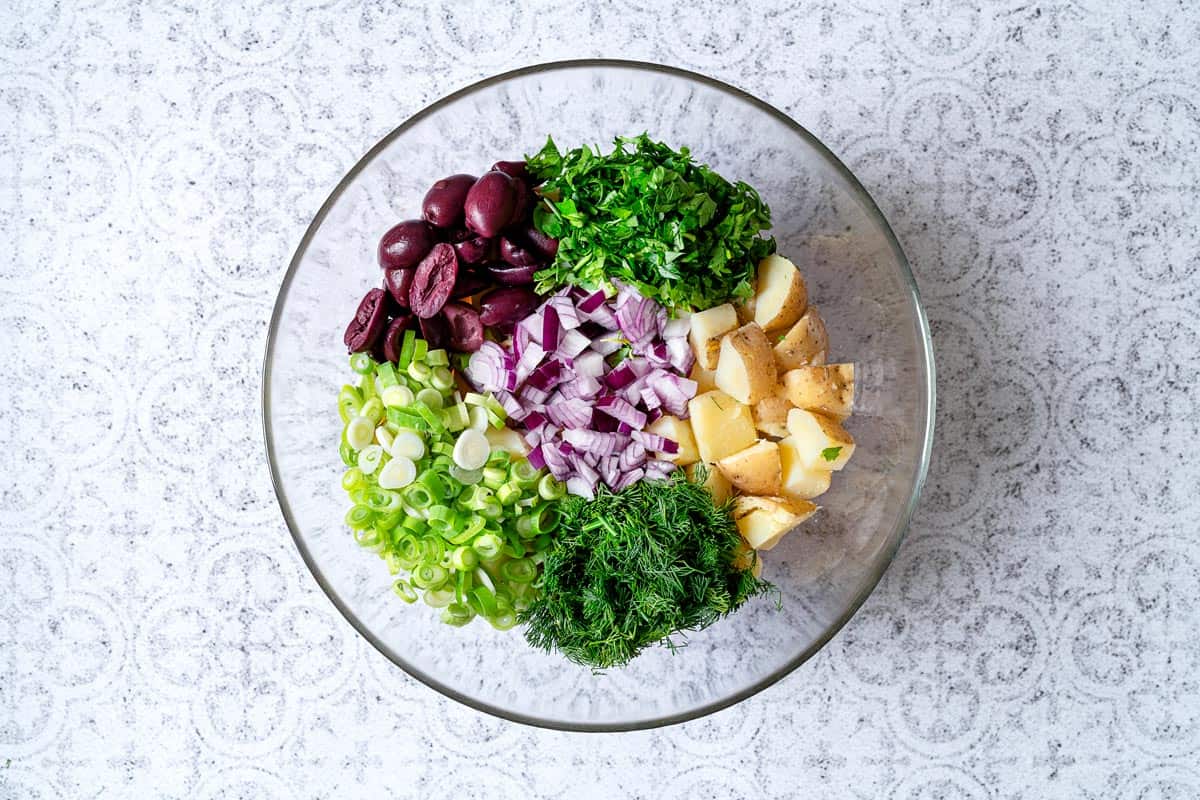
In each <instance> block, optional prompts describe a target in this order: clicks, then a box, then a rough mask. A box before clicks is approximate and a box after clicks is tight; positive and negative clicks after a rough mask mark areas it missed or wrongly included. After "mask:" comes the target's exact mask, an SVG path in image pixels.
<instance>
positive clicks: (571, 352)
mask: <svg viewBox="0 0 1200 800" xmlns="http://www.w3.org/2000/svg"><path fill="white" fill-rule="evenodd" d="M591 345H592V342H591V340H590V339H588V338H587V337H586V336H584V335H583V334H582V333H580V332H579V331H577V330H573V331H567V332H566V333H564V334H563V336H562V338H561V339H560V340H559V342H558V350H557V351H556V352H558V353H559V354H560V355H563V356H566V357H567V358H572V359H573V358H575V356H577V355H579V354H580V353H582V352H583V351H584V350H587V349H588V348H589V347H591Z"/></svg>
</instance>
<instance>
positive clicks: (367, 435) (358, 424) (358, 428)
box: [345, 416, 375, 450]
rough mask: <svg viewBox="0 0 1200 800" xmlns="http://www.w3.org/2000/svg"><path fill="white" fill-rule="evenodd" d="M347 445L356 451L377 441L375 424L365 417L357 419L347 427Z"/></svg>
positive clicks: (351, 421)
mask: <svg viewBox="0 0 1200 800" xmlns="http://www.w3.org/2000/svg"><path fill="white" fill-rule="evenodd" d="M345 433H346V443H347V444H349V445H350V446H351V447H353V448H354V449H355V450H362V449H363V448H364V447H366V446H367V445H369V444H370V443H371V442H373V441H375V423H374V422H372V421H371V420H369V419H367V418H366V417H363V416H358V417H355V418H354V419H352V420H350V422H349V423H348V424H347V425H346V431H345Z"/></svg>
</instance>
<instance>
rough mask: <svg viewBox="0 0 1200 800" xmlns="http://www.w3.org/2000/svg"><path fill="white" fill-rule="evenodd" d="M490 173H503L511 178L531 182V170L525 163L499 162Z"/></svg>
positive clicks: (493, 165)
mask: <svg viewBox="0 0 1200 800" xmlns="http://www.w3.org/2000/svg"><path fill="white" fill-rule="evenodd" d="M488 172H503V173H504V174H505V175H508V176H509V177H510V178H520V179H522V180H525V181H527V180H529V170H528V169H527V168H526V166H525V162H524V161H497V162H496V163H495V164H492V168H491V169H490V170H488Z"/></svg>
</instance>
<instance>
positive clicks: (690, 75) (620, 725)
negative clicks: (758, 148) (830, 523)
mask: <svg viewBox="0 0 1200 800" xmlns="http://www.w3.org/2000/svg"><path fill="white" fill-rule="evenodd" d="M589 68H620V69H634V70H642V71H646V72H653V73H658V74H662V75H668V76H671V77H675V78H686V79H688V80H692V81H696V82H698V83H701V84H704V85H706V86H709V87H711V88H713V89H716V90H718V91H721V92H724V93H727V94H730V95H733V96H734V97H737V98H738V99H740V100H742V101H744V102H747V103H749V104H751V105H753V106H755V107H757V108H759V109H760V110H762V111H764V112H766V113H767V114H770V115H771V116H772V117H774V118H775V119H776V120H777V121H778V122H780V123H781V124H783V125H784V126H785V127H787V128H790V129H791V130H792V131H794V132H795V133H796V134H798V135H799V136H800V137H801V138H802V139H804V140H805V141H806V142H808V144H809V145H810V146H811V147H812V148H813V149H814V150H815V151H816V152H817V153H818V154H819V155H820V156H821V157H822V158H824V159H825V160H826V162H827V163H828V164H829V165H830V166H831V167H832V168H833V170H834V171H835V172H836V173H838V174H839V175H840V176H841V177H842V179H843V180H845V181H846V183H847V185H848V187H849V189H850V191H851V193H853V194H857V195H858V196H859V197H858V199H859V200H860V201H861V202H862V203H863V205H864V207H865V209H866V211H867V213H868V216H871V217H873V218H874V221H875V222H876V224H878V225H879V226H880V228H881V230H882V231H883V234H884V237H885V239H886V240H887V242H888V244H889V246H890V247H891V249H892V251H893V254H894V256H895V257H896V261H897V264H898V265H899V267H900V272H901V275H902V277H903V279H904V281H905V283H906V284H907V286H908V290H909V296H910V299H911V301H912V304H913V308H914V311H915V316H916V322H917V334H918V337H919V338H920V340H921V341H920V343H921V347H920V348H919V349H920V353H921V356H922V357H923V359H924V362H925V385H924V387H923V389H924V392H925V402H924V407H923V408H922V409H921V411H922V412H923V414H924V426H923V430H922V431H921V435H922V442H921V452H920V458H919V460H918V463H917V465H916V468H915V470H914V471H913V474H912V476H911V478H912V490H911V492H910V494H909V498H908V501H907V502H906V503H905V504H904V506H903V507H902V509H901V513H900V514H899V516H898V517H897V518H896V522H895V524H894V526H893V527H892V531H891V533H890V534H889V539H890V540H891V541H890V544H889V545H888V547H887V549H886V550H885V551H882V552H881V555H883V556H884V558H882V560H880V562H879V565H878V566H877V567H876V569H874V570H873V571H872V573H871V574H870V575H868V576H867V577H866V578H865V579H864V580H863V582H862V584H861V585H860V586H859V589H858V592H857V593H856V594H855V596H854V598H853V599H852V600H851V602H850V604H849V605H848V606H847V607H846V610H845V611H844V612H843V613H842V614H841V615H840V616H839V617H838V619H836V620H835V621H834V622H833V623H831V624H830V625H829V626H828V627H827V628H826V629H825V630H824V631H823V632H822V633H821V635H820V636H818V637H817V638H816V639H815V640H814V641H813V642H812V643H811V644H810V645H809V646H808V647H806V648H804V649H803V650H802V651H800V652H799V653H798V654H797V655H795V656H793V657H792V658H790V659H789V660H788V661H787V662H785V663H784V664H783V665H781V666H780V667H779V668H777V669H776V670H774V671H773V672H772V673H771V674H769V675H766V676H764V677H763V678H761V679H759V680H757V681H755V682H754V683H752V684H750V685H748V686H746V687H744V688H742V689H739V690H738V691H736V692H733V693H732V694H730V695H728V696H727V697H723V698H721V699H720V700H716V701H713V702H710V703H706V704H703V705H700V706H697V707H695V708H691V709H688V710H686V711H682V712H678V713H673V714H667V715H663V716H657V717H646V718H642V719H635V720H630V721H621V722H601V723H595V722H570V721H563V720H557V719H543V718H541V717H537V716H533V715H529V714H523V713H520V712H515V711H512V710H509V709H505V708H502V707H500V706H496V705H492V704H491V703H487V702H484V701H481V700H478V699H476V698H473V697H470V696H468V695H465V694H463V693H462V692H459V691H458V690H457V689H454V688H453V687H451V686H447V685H446V684H443V683H442V682H441V681H439V680H438V679H437V678H436V677H435V676H433V675H430V674H427V673H426V672H424V671H422V670H421V669H418V668H417V667H415V666H413V665H412V664H409V663H408V662H407V661H405V659H404V658H402V657H401V656H400V655H399V654H397V653H395V652H394V651H393V650H392V649H391V648H390V647H388V646H387V645H386V644H385V643H384V642H383V641H381V640H380V639H379V638H378V637H377V636H376V635H375V634H374V633H372V631H371V630H370V629H368V628H367V627H366V625H364V624H363V622H362V621H361V620H359V618H358V617H357V616H356V615H355V614H354V613H353V612H352V611H351V610H350V608H349V607H348V606H347V604H346V603H345V602H344V601H343V600H342V599H341V597H340V596H339V595H338V594H337V592H336V591H334V589H333V587H332V586H331V585H330V584H329V582H328V581H326V579H325V576H324V574H323V573H322V571H321V568H320V567H319V566H318V565H317V563H316V561H315V560H314V559H313V556H312V554H311V553H310V552H309V550H308V547H307V545H306V544H305V543H304V540H303V538H302V537H301V535H300V534H299V532H298V531H297V526H296V523H295V520H294V519H293V517H292V511H291V507H290V505H289V504H288V500H287V496H286V494H285V492H284V490H283V485H282V481H281V479H280V475H279V470H278V468H277V467H276V463H275V455H274V454H275V440H274V434H273V432H272V429H271V421H270V415H269V413H268V410H269V407H268V403H269V401H268V390H269V387H270V385H271V358H272V355H273V353H274V349H275V335H276V331H277V330H278V327H279V320H280V317H281V315H282V310H283V305H284V301H285V300H286V298H287V295H288V290H289V289H290V287H291V284H292V281H293V279H294V277H295V274H296V270H297V269H298V267H299V265H300V262H301V261H302V260H303V258H304V256H305V254H306V253H307V251H308V247H309V244H310V243H311V242H312V239H313V237H314V236H315V235H316V232H317V230H318V229H319V228H320V227H321V225H322V224H323V223H324V222H325V218H326V217H327V216H328V214H329V211H330V209H332V208H333V205H334V204H335V203H336V202H337V201H338V199H339V198H340V197H341V195H342V194H343V192H345V190H346V188H347V186H349V184H350V183H351V182H352V181H353V180H354V179H355V178H356V177H357V176H358V174H359V173H360V172H362V171H363V170H364V169H365V168H366V166H367V165H368V164H369V163H370V162H371V161H372V160H374V158H375V157H376V156H377V155H378V154H379V153H380V152H381V151H383V150H384V149H385V148H386V147H387V146H388V145H390V144H391V143H392V141H393V140H394V139H396V138H397V137H398V136H400V135H401V134H403V133H404V132H405V131H407V130H408V129H409V128H411V127H412V126H413V125H415V124H416V123H417V122H419V121H420V120H422V119H424V118H425V117H427V116H429V115H430V114H432V113H434V112H435V111H437V110H438V109H440V108H442V107H443V106H445V105H448V104H449V103H452V102H454V101H456V100H459V99H461V98H463V97H465V96H468V95H470V94H473V93H474V92H477V91H479V90H481V89H486V88H489V87H491V86H495V85H497V84H500V83H503V82H505V81H508V80H511V79H513V78H518V77H523V76H527V75H536V74H540V73H546V72H554V71H559V70H572V69H589ZM261 382H262V387H261V405H260V409H259V410H260V413H261V414H262V425H263V441H264V445H265V447H266V455H267V464H268V466H269V468H270V472H271V484H272V486H273V488H274V490H275V498H276V500H277V502H278V503H279V507H280V510H281V511H282V512H283V518H284V522H285V524H286V525H287V528H288V532H289V533H290V534H291V536H292V541H293V542H294V543H295V545H296V549H297V550H298V551H299V552H300V557H301V558H302V559H303V560H304V563H305V565H306V566H307V567H308V570H309V572H311V573H312V575H313V578H315V579H316V581H317V585H318V586H320V587H321V590H322V591H323V592H324V593H325V595H326V597H328V598H329V600H330V602H332V603H333V605H334V607H335V608H337V610H338V611H339V612H340V613H341V615H342V616H343V617H345V619H346V621H347V622H349V623H350V625H351V626H352V627H353V628H354V629H355V630H356V631H357V632H358V634H359V635H360V636H362V637H363V638H364V639H366V640H367V641H368V642H369V643H370V644H371V645H372V646H373V647H374V648H375V649H376V650H378V651H379V652H380V653H381V654H383V655H384V656H385V657H386V658H387V659H388V660H389V661H391V662H392V663H393V664H395V665H396V666H398V667H400V669H402V670H404V672H405V673H407V674H408V675H409V676H411V677H413V678H415V679H417V680H418V681H420V682H421V683H423V684H425V685H426V686H428V687H430V688H432V689H434V690H435V691H437V692H439V693H441V694H443V695H445V696H446V697H448V698H450V699H452V700H455V701H457V702H459V703H462V704H463V705H465V706H468V707H470V708H473V709H475V710H477V711H482V712H484V713H486V714H491V715H493V716H496V717H499V718H501V719H505V720H508V721H510V722H518V723H522V724H525V725H532V726H534V727H539V728H547V729H550V730H561V731H570V732H621V731H635V730H646V729H651V728H659V727H664V726H668V725H677V724H680V723H683V722H688V721H690V720H694V719H699V718H700V717H704V716H707V715H709V714H713V713H715V712H717V711H720V710H722V709H725V708H728V707H730V706H732V705H735V704H737V703H740V702H741V701H743V700H745V699H747V698H749V697H752V696H754V695H756V694H758V693H759V692H761V691H763V690H764V689H767V688H768V687H770V686H773V685H774V684H776V683H778V682H779V681H780V680H782V679H783V678H785V677H787V676H788V675H790V674H791V673H792V672H793V671H795V670H796V668H798V667H799V666H800V665H801V664H803V663H804V662H806V661H808V660H809V659H810V658H812V656H813V655H815V654H816V653H817V651H819V650H821V648H823V647H824V646H825V645H826V644H828V643H829V641H830V640H831V639H832V638H833V637H834V636H835V635H836V634H837V633H838V631H840V630H841V629H842V628H843V627H844V626H845V624H846V623H847V622H849V620H850V618H851V617H853V616H854V615H855V613H857V612H858V609H859V608H860V607H861V606H862V604H863V603H864V602H866V599H867V597H869V596H870V594H871V592H873V591H874V589H875V587H876V586H877V585H878V584H879V581H880V580H881V579H882V577H883V574H884V573H885V572H886V571H887V569H888V567H889V566H891V563H892V561H893V560H894V559H895V555H896V551H897V550H898V549H899V546H900V543H901V541H903V539H904V537H905V535H906V534H907V532H908V527H909V523H910V521H911V519H912V515H913V512H914V510H915V509H916V506H917V502H918V500H919V499H920V495H921V490H922V488H923V487H924V485H925V479H926V477H927V475H928V472H929V462H930V458H931V455H932V449H933V433H934V416H935V408H936V405H935V403H936V365H935V363H934V353H933V343H932V335H931V332H930V328H929V320H928V317H927V316H926V314H925V308H924V306H923V304H922V303H921V294H920V290H919V289H918V287H917V282H916V279H915V278H914V277H913V274H912V269H911V268H910V266H909V262H908V258H907V257H906V256H905V254H904V250H903V248H902V247H901V246H900V242H899V241H898V240H897V238H896V235H895V233H894V232H893V230H892V227H891V225H889V224H888V221H887V219H886V218H885V217H884V215H883V212H882V211H880V210H879V206H878V205H877V204H876V202H875V200H874V198H872V197H871V195H870V193H869V192H868V191H867V190H866V188H865V187H863V185H862V183H860V182H859V180H858V178H856V177H855V176H854V174H853V173H852V172H851V171H850V170H849V168H847V167H846V165H845V164H843V163H842V161H841V160H840V159H839V158H838V157H837V156H835V155H834V154H833V152H832V151H831V150H830V149H829V148H828V147H826V146H825V144H824V143H822V142H821V140H820V139H818V138H817V137H816V136H815V135H813V134H812V133H811V132H810V131H809V130H808V129H807V128H805V127H804V126H803V125H801V124H800V123H798V122H796V121H795V120H793V119H792V118H791V117H790V116H788V115H787V114H785V113H784V112H783V111H781V110H779V109H777V108H776V107H775V106H773V105H771V104H769V103H767V102H765V101H763V100H761V99H759V98H758V97H755V96H754V95H752V94H750V93H749V92H746V91H744V90H742V89H739V88H737V87H736V86H732V85H730V84H728V83H725V82H724V81H720V80H717V79H716V78H711V77H709V76H707V75H704V74H702V73H699V72H694V71H692V70H687V69H682V68H680V67H674V66H668V65H665V64H657V63H654V62H649V61H639V60H631V59H611V58H586V59H566V60H560V61H548V62H543V63H539V64H532V65H528V66H524V67H519V68H517V69H512V70H508V71H505V72H501V73H498V74H496V75H492V76H490V77H487V78H484V79H482V80H479V81H475V82H474V83H471V84H469V85H467V86H464V87H463V88H461V89H458V90H456V91H454V92H451V93H450V94H447V95H445V96H443V97H441V98H439V99H437V100H435V101H434V102H432V103H430V104H429V105H427V106H425V107H424V108H422V109H420V110H419V111H417V112H416V113H414V114H413V115H412V116H410V117H409V118H408V119H406V120H405V121H404V122H402V123H401V124H400V125H399V126H397V127H396V128H394V129H393V130H392V131H391V132H389V133H388V134H387V135H386V136H384V137H383V138H382V139H380V140H379V141H378V142H376V143H375V144H374V145H373V146H372V147H371V148H370V149H369V150H368V151H367V152H366V153H365V154H363V156H362V157H361V158H359V160H358V161H357V162H356V163H355V164H354V166H353V167H351V168H350V170H349V171H348V172H347V173H346V174H345V175H344V176H343V177H342V178H341V180H340V181H338V184H337V186H335V187H334V189H333V191H332V192H331V193H330V194H329V197H328V198H326V200H325V202H324V203H322V204H321V207H320V209H318V211H317V213H316V215H315V216H314V217H313V220H312V222H310V223H309V225H308V227H307V229H305V232H304V236H303V237H302V238H301V239H300V244H299V245H298V246H297V247H296V250H295V253H294V254H293V255H292V258H291V261H290V262H289V263H288V267H287V271H286V272H285V273H284V276H283V280H282V282H281V283H280V287H279V292H278V293H277V295H276V298H275V304H274V307H273V309H272V312H271V319H270V322H269V325H268V328H267V338H266V347H265V351H264V354H263V365H262V375H261Z"/></svg>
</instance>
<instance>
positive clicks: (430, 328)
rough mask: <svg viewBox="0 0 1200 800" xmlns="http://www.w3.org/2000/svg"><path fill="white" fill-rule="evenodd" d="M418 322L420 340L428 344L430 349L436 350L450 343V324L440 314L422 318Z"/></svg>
mask: <svg viewBox="0 0 1200 800" xmlns="http://www.w3.org/2000/svg"><path fill="white" fill-rule="evenodd" d="M418 322H419V323H420V325H421V338H422V339H424V340H425V341H426V342H427V343H428V344H429V347H430V349H433V350H436V349H438V348H439V347H445V346H446V345H447V344H449V343H450V323H449V322H447V321H446V318H445V317H444V316H442V315H441V314H440V313H439V314H434V315H433V316H432V317H423V318H421V319H419V320H418Z"/></svg>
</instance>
